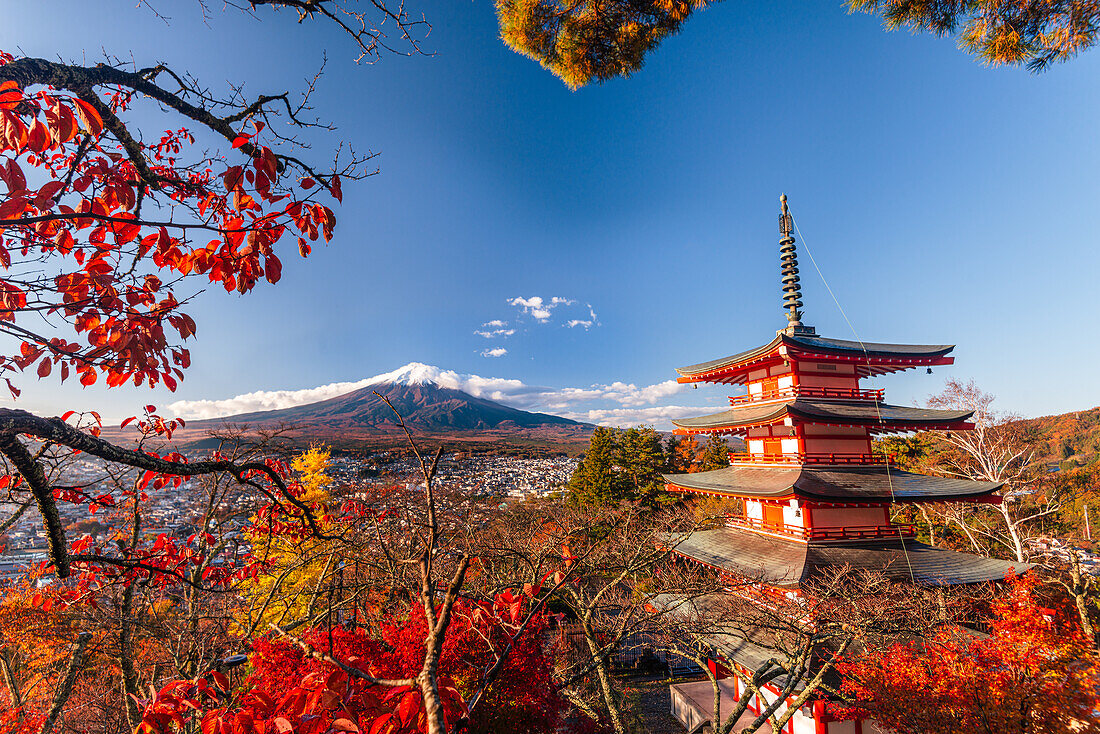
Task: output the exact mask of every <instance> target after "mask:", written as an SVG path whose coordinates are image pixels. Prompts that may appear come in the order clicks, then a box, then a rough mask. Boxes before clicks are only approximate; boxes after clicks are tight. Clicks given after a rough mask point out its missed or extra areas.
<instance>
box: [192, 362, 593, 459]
mask: <svg viewBox="0 0 1100 734" xmlns="http://www.w3.org/2000/svg"><path fill="white" fill-rule="evenodd" d="M462 387H466V388H467V389H472V390H475V391H476V392H481V393H483V394H484V393H488V394H492V390H485V389H483V386H479V385H470V384H467V382H466V381H464V380H463V377H462V376H460V375H458V373H455V372H452V371H449V370H442V369H440V368H439V367H433V366H431V365H426V364H422V363H420V362H411V363H409V364H407V365H405V366H404V367H401V368H399V369H397V370H394V371H392V372H386V373H384V374H381V375H376V376H375V377H371V378H367V379H365V380H360V381H358V382H353V383H343V384H341V385H340V386H339V388H341V392H342V393H343V394H339V395H336V396H335V397H331V398H327V399H323V400H320V401H317V402H310V403H306V404H303V405H294V406H293V407H286V408H280V409H276V410H264V411H258V412H249V413H242V414H238V415H231V416H226V417H221V418H209V419H205V420H195V421H188V422H187V428H186V431H185V434H186V436H185V437H184V436H181V438H184V440H196V439H198V438H199V436H200V434H202V435H205V433H206V432H207V431H209V430H211V429H216V428H224V427H226V426H241V427H244V428H246V429H248V430H250V431H251V430H263V429H272V428H276V427H282V428H288V429H290V432H291V435H293V436H294V437H296V438H300V439H308V440H321V441H325V442H326V443H331V444H334V445H340V444H344V445H347V444H362V443H368V444H376V443H379V439H383V438H387V439H392V440H393V441H394V442H396V441H400V440H403V439H404V434H403V433H402V432H401V430H400V426H399V424H398V422H397V419H396V416H395V415H394V413H393V410H391V409H390V407H389V406H388V405H386V402H385V401H384V400H383V399H382V398H383V397H384V398H386V399H387V400H389V401H390V402H391V403H392V404H393V407H394V408H396V409H397V411H398V412H399V413H400V414H401V416H402V418H403V419H404V421H405V425H406V426H407V427H408V428H409V429H410V430H412V431H413V432H414V435H416V434H419V435H427V436H432V437H437V438H443V437H446V438H448V439H452V440H460V441H462V442H470V441H473V442H478V441H489V442H501V441H503V442H505V443H516V442H517V441H518V442H519V443H524V444H526V443H528V442H529V441H531V440H534V441H535V442H536V443H551V444H570V445H572V444H576V443H577V442H583V441H586V440H587V437H588V435H589V433H590V432H591V430H592V428H593V426H592V425H590V424H587V423H580V422H578V421H574V420H570V419H568V418H562V417H560V416H556V415H549V414H546V413H532V412H528V411H525V410H520V409H518V408H513V407H511V406H508V405H504V404H503V403H499V402H497V401H495V400H490V399H488V398H485V397H477V396H475V395H471V394H470V393H469V392H466V391H465V390H462V389H460V388H462ZM344 389H346V390H348V391H347V392H343V390H344ZM285 397H286V398H287V400H288V401H290V400H293V399H294V398H296V397H300V396H296V395H293V394H290V393H287V394H286V396H285Z"/></svg>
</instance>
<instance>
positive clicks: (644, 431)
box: [618, 426, 667, 499]
mask: <svg viewBox="0 0 1100 734" xmlns="http://www.w3.org/2000/svg"><path fill="white" fill-rule="evenodd" d="M618 464H619V466H620V467H621V470H622V473H623V475H624V477H625V479H626V484H627V487H628V490H629V492H630V494H631V495H632V496H630V497H628V498H627V499H651V498H652V497H653V496H654V495H656V494H657V493H658V492H660V491H661V487H662V485H663V482H662V481H661V473H662V472H664V471H666V470H667V462H666V460H665V451H664V446H662V445H661V434H659V433H657V431H655V430H653V429H652V428H649V427H648V426H641V427H638V428H628V429H627V430H626V431H624V432H623V433H622V435H621V437H620V440H619V457H618Z"/></svg>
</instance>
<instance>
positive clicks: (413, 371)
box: [365, 362, 457, 387]
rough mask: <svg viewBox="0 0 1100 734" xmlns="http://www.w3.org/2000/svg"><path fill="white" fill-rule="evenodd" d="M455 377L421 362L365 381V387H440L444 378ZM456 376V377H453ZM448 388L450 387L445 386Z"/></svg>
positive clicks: (411, 363) (410, 363)
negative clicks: (388, 385)
mask: <svg viewBox="0 0 1100 734" xmlns="http://www.w3.org/2000/svg"><path fill="white" fill-rule="evenodd" d="M449 375H455V373H454V372H450V371H449V370H448V371H444V370H441V369H439V368H438V367H434V366H432V365H430V364H424V363H423V362H409V363H408V364H407V365H405V366H404V367H398V368H397V369H395V370H394V371H392V372H384V373H382V374H380V375H375V376H374V377H371V378H369V379H367V380H366V382H365V384H367V385H383V384H391V385H442V384H443V383H444V382H453V380H446V379H445V377H446V376H449ZM455 376H457V375H455ZM447 387H450V385H447Z"/></svg>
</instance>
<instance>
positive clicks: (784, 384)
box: [776, 375, 794, 390]
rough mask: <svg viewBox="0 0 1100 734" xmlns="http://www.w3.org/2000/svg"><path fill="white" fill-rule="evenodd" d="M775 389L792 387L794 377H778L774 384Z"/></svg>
mask: <svg viewBox="0 0 1100 734" xmlns="http://www.w3.org/2000/svg"><path fill="white" fill-rule="evenodd" d="M776 387H777V388H778V389H780V390H785V389H787V388H791V387H794V377H793V376H792V375H784V376H783V377H780V378H779V380H778V381H777V382H776Z"/></svg>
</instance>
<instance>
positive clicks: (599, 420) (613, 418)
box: [559, 405, 722, 428]
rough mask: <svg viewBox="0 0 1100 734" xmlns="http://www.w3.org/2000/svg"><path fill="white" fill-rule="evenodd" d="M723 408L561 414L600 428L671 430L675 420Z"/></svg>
mask: <svg viewBox="0 0 1100 734" xmlns="http://www.w3.org/2000/svg"><path fill="white" fill-rule="evenodd" d="M720 410H722V408H713V407H712V408H700V407H698V406H687V405H665V406H661V407H655V408H593V409H591V410H582V411H573V412H569V413H559V415H561V416H562V417H564V418H572V419H573V420H575V421H583V422H585V423H595V424H596V425H599V426H613V427H616V428H628V427H630V426H638V425H650V426H655V427H656V428H671V427H672V424H671V421H672V419H673V418H686V417H688V416H693V415H701V414H705V413H708V412H717V411H720Z"/></svg>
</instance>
